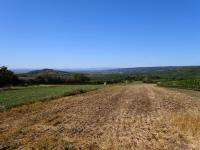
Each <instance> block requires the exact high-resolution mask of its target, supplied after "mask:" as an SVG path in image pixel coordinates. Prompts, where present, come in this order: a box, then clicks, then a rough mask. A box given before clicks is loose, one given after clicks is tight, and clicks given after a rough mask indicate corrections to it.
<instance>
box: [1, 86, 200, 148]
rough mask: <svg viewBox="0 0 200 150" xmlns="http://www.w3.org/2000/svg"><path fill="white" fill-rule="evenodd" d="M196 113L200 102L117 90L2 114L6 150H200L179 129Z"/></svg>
mask: <svg viewBox="0 0 200 150" xmlns="http://www.w3.org/2000/svg"><path fill="white" fill-rule="evenodd" d="M191 111H192V112H195V113H197V114H198V113H199V114H200V98H199V97H194V96H191V95H188V94H184V93H182V92H178V91H172V90H167V89H164V88H160V87H157V86H155V85H146V84H141V85H127V86H114V87H110V88H105V89H101V90H97V91H93V92H89V93H85V94H81V95H76V96H69V97H65V98H61V99H57V100H53V101H49V102H38V103H34V104H30V105H26V106H22V107H18V108H13V109H11V110H9V111H6V112H2V113H0V149H55V150H57V149H58V150H60V149H72V150H75V149H82V150H83V149H91V150H93V149H94V150H95V149H103V150H104V149H105V150H115V149H116V150H117V149H118V150H128V149H136V150H143V149H146V150H151V149H152V150H154V149H155V150H157V149H158V150H159V149H160V150H163V149H169V150H190V149H200V140H199V137H200V135H198V134H197V135H194V134H190V132H189V131H190V130H188V132H183V131H182V130H181V128H179V126H176V124H173V120H174V119H172V118H173V117H174V116H176V115H177V114H181V113H184V114H185V113H190V112H191ZM174 114H176V115H174ZM176 121H177V120H176ZM197 121H198V120H197ZM186 123H187V122H186ZM184 131H185V130H184ZM198 133H200V132H198Z"/></svg>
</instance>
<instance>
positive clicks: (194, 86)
mask: <svg viewBox="0 0 200 150" xmlns="http://www.w3.org/2000/svg"><path fill="white" fill-rule="evenodd" d="M158 85H159V86H163V87H174V88H181V89H190V90H196V91H199V90H200V79H190V80H180V81H167V82H160V83H158Z"/></svg>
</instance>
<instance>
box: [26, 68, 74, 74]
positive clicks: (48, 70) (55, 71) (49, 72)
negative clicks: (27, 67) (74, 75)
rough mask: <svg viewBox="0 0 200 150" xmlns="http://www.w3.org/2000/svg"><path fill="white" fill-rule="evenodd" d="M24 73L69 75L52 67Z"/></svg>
mask: <svg viewBox="0 0 200 150" xmlns="http://www.w3.org/2000/svg"><path fill="white" fill-rule="evenodd" d="M26 74H27V75H30V76H39V75H43V74H56V75H69V74H71V73H69V72H65V71H60V70H54V69H42V70H34V71H30V72H28V73H26Z"/></svg>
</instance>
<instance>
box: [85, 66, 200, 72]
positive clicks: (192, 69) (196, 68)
mask: <svg viewBox="0 0 200 150" xmlns="http://www.w3.org/2000/svg"><path fill="white" fill-rule="evenodd" d="M174 71H175V72H176V71H178V72H180V71H182V72H199V73H200V66H166V67H136V68H118V69H111V70H102V71H96V72H95V71H93V72H92V73H102V74H133V73H161V72H174ZM88 73H89V72H88Z"/></svg>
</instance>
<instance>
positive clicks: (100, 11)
mask: <svg viewBox="0 0 200 150" xmlns="http://www.w3.org/2000/svg"><path fill="white" fill-rule="evenodd" d="M199 8H200V1H199V0H1V1H0V65H6V66H8V67H9V68H96V67H138V66H169V65H200V9H199Z"/></svg>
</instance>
